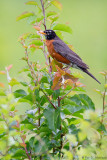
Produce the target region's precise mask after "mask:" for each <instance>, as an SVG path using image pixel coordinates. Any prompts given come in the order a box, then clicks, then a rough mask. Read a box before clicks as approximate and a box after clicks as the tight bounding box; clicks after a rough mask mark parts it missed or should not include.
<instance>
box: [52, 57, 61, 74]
mask: <svg viewBox="0 0 107 160" xmlns="http://www.w3.org/2000/svg"><path fill="white" fill-rule="evenodd" d="M50 65H51V66H52V71H54V72H56V71H57V69H56V65H57V66H58V67H59V68H62V67H63V65H62V63H60V62H58V61H56V60H54V59H53V60H52V62H51V63H50Z"/></svg>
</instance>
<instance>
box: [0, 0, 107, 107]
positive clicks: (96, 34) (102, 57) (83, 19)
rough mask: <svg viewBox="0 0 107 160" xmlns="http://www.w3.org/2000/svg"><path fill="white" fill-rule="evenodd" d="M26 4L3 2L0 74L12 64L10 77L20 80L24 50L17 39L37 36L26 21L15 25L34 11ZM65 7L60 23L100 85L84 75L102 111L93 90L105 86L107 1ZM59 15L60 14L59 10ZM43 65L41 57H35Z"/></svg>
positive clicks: (67, 1)
mask: <svg viewBox="0 0 107 160" xmlns="http://www.w3.org/2000/svg"><path fill="white" fill-rule="evenodd" d="M25 2H27V1H25V0H23V1H21V0H9V1H8V0H3V1H0V70H4V68H5V66H8V65H9V64H13V68H12V69H11V72H10V74H11V76H12V77H18V76H19V75H18V74H17V73H18V71H19V70H20V69H21V68H22V67H23V66H24V65H25V62H24V61H21V60H20V59H21V57H23V56H24V49H23V48H22V47H21V45H20V44H19V43H18V41H17V40H18V37H19V36H20V35H21V34H23V33H26V32H35V30H34V29H33V28H32V26H30V25H28V24H27V23H26V20H22V21H19V22H16V17H17V16H18V15H20V14H21V13H22V12H24V11H32V10H34V7H33V6H27V5H25V4H24V3H25ZM60 2H61V3H62V5H63V10H62V11H61V15H60V19H59V21H60V22H61V23H62V22H63V23H69V25H70V26H71V28H72V30H73V34H72V35H68V34H67V35H65V39H68V41H69V42H70V43H71V44H72V45H73V47H74V49H75V51H76V53H78V54H79V55H80V57H81V58H82V59H83V61H84V62H86V63H87V64H88V65H89V66H90V72H91V73H93V75H95V77H96V78H98V80H99V81H101V83H102V85H99V84H98V83H97V82H96V81H94V80H93V79H92V78H90V77H89V76H87V75H86V74H84V73H83V75H84V79H83V80H81V81H82V82H83V83H84V84H85V85H86V90H87V93H88V94H89V96H90V97H91V98H92V99H93V101H94V103H96V107H101V104H102V100H101V98H100V97H99V95H97V93H95V92H94V91H93V90H94V89H95V88H99V89H102V88H103V84H104V79H103V77H102V76H101V75H100V74H99V72H100V71H103V70H107V62H106V61H107V0H90V1H89V0H60ZM53 10H55V7H53ZM57 12H59V11H58V10H57ZM33 58H34V59H35V61H36V60H40V62H41V63H42V61H43V60H44V57H43V55H42V54H40V55H39V56H37V57H36V54H34V55H33ZM0 82H5V83H6V77H5V76H4V75H0Z"/></svg>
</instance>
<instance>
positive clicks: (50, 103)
mask: <svg viewBox="0 0 107 160" xmlns="http://www.w3.org/2000/svg"><path fill="white" fill-rule="evenodd" d="M41 91H42V92H43V93H44V95H45V96H46V98H47V99H48V101H49V102H50V104H51V105H52V106H53V107H54V108H55V109H57V108H56V107H55V105H54V104H53V103H52V102H51V100H50V99H49V97H48V96H47V94H46V93H45V92H44V91H43V89H41Z"/></svg>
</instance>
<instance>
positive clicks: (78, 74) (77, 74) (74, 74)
mask: <svg viewBox="0 0 107 160" xmlns="http://www.w3.org/2000/svg"><path fill="white" fill-rule="evenodd" d="M72 75H73V76H74V77H75V78H84V77H83V76H82V74H81V73H79V72H74V73H72Z"/></svg>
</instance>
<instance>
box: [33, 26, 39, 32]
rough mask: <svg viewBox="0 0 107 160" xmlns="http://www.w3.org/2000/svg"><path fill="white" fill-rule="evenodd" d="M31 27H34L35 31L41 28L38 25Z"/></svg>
mask: <svg viewBox="0 0 107 160" xmlns="http://www.w3.org/2000/svg"><path fill="white" fill-rule="evenodd" d="M33 28H35V29H36V30H37V31H40V30H41V28H40V27H39V26H34V27H33Z"/></svg>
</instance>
